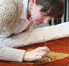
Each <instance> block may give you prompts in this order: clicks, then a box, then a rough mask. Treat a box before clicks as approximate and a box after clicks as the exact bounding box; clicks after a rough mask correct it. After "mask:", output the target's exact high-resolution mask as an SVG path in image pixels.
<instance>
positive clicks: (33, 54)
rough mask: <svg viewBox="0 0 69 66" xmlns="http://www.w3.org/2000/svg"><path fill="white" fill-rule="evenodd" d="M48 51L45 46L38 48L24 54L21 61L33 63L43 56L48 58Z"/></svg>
mask: <svg viewBox="0 0 69 66" xmlns="http://www.w3.org/2000/svg"><path fill="white" fill-rule="evenodd" d="M49 52H50V49H49V48H48V47H46V46H44V47H38V48H36V49H34V50H32V51H28V52H25V54H24V57H23V61H35V60H37V59H41V58H43V57H44V56H46V57H48V58H49V57H50V55H49Z"/></svg>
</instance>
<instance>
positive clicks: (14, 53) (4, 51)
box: [0, 45, 25, 62]
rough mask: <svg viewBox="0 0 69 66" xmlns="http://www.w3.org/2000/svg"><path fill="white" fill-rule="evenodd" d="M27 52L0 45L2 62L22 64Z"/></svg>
mask: <svg viewBox="0 0 69 66" xmlns="http://www.w3.org/2000/svg"><path fill="white" fill-rule="evenodd" d="M24 53H25V50H20V49H14V48H10V47H5V46H1V45H0V60H6V61H18V62H22V59H23V56H24Z"/></svg>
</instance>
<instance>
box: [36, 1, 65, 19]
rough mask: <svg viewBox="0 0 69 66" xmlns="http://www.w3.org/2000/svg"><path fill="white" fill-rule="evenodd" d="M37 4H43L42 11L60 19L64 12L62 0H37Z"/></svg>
mask: <svg viewBox="0 0 69 66" xmlns="http://www.w3.org/2000/svg"><path fill="white" fill-rule="evenodd" d="M36 5H41V6H43V8H42V9H41V10H40V11H41V12H46V13H47V11H48V10H49V9H50V12H49V13H47V14H48V15H47V16H51V17H53V18H58V19H60V18H61V17H62V16H63V14H64V2H63V1H62V0H36Z"/></svg>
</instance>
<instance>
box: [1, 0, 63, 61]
mask: <svg viewBox="0 0 69 66" xmlns="http://www.w3.org/2000/svg"><path fill="white" fill-rule="evenodd" d="M63 13H64V4H63V1H62V0H0V60H7V61H19V62H22V61H35V60H37V59H41V58H42V57H43V56H47V57H50V55H49V52H50V49H49V48H48V47H38V48H36V49H34V50H32V51H30V52H26V50H18V49H14V48H10V47H16V48H17V47H21V46H26V45H30V44H33V43H37V42H43V36H45V33H44V31H45V30H46V29H45V28H42V29H35V30H32V31H28V29H29V28H30V27H31V26H32V25H33V23H34V24H35V25H40V24H42V23H45V24H47V23H48V22H49V21H50V20H51V18H52V17H53V18H61V17H62V16H63ZM41 32H42V33H41ZM45 38H46V36H45ZM45 40H46V39H45ZM6 46H7V47H6Z"/></svg>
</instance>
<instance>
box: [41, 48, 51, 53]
mask: <svg viewBox="0 0 69 66" xmlns="http://www.w3.org/2000/svg"><path fill="white" fill-rule="evenodd" d="M40 50H43V51H47V52H48V53H49V52H50V49H49V48H48V47H41V48H40Z"/></svg>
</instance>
